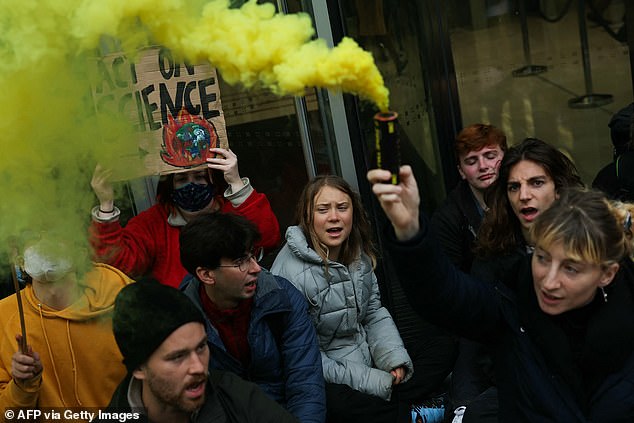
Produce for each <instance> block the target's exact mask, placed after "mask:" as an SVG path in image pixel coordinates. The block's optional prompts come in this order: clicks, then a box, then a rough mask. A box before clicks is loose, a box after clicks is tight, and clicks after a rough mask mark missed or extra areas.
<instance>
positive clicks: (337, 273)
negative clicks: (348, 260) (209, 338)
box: [271, 226, 414, 401]
mask: <svg viewBox="0 0 634 423" xmlns="http://www.w3.org/2000/svg"><path fill="white" fill-rule="evenodd" d="M286 241H287V242H286V244H285V245H284V247H282V250H281V251H280V253H279V254H278V256H277V258H276V259H275V262H274V263H273V267H272V268H271V272H272V273H273V274H276V275H280V276H282V277H284V278H286V279H288V280H289V281H291V283H292V284H293V285H295V287H296V288H297V289H298V290H299V291H300V292H302V293H303V294H304V296H305V297H306V299H307V300H308V303H309V313H310V315H311V318H312V320H313V323H314V324H315V328H316V329H317V337H318V338H319V348H320V350H321V360H322V366H323V370H324V379H325V380H326V382H328V383H337V384H345V385H348V386H350V387H352V388H353V389H356V390H358V391H360V392H364V393H366V394H370V395H375V396H377V397H380V398H382V399H384V400H386V401H387V400H389V399H390V396H391V394H392V380H393V378H392V375H391V374H390V370H392V369H394V368H397V367H400V366H404V367H405V368H407V374H406V376H405V380H404V381H407V380H409V378H411V376H412V373H413V372H414V367H413V364H412V360H411V359H410V357H409V354H408V353H407V350H406V349H405V347H404V346H403V341H402V339H401V336H400V335H399V333H398V329H397V328H396V325H395V324H394V321H393V320H392V316H390V313H389V312H388V311H387V309H386V308H385V307H383V306H382V305H381V298H380V294H379V286H378V283H377V279H376V276H375V274H374V272H373V270H372V264H371V261H370V258H369V257H368V256H367V255H365V254H363V255H362V256H361V258H360V259H359V260H356V261H355V262H354V263H352V264H350V265H349V266H347V267H346V266H344V265H343V264H341V263H337V262H334V261H329V262H328V273H329V275H328V277H326V272H325V269H324V263H323V260H322V259H321V257H320V256H319V255H318V254H317V252H315V250H313V249H312V248H310V247H309V246H308V242H307V241H306V237H305V236H304V233H303V232H302V230H301V229H300V228H299V227H298V226H291V227H289V228H288V230H287V231H286Z"/></svg>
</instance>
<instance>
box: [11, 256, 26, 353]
mask: <svg viewBox="0 0 634 423" xmlns="http://www.w3.org/2000/svg"><path fill="white" fill-rule="evenodd" d="M10 265H11V276H12V277H13V288H14V289H15V296H16V298H17V299H18V314H19V315H20V328H21V330H22V340H21V341H20V351H21V352H22V353H23V354H28V350H27V348H28V347H27V345H28V344H27V342H26V325H25V323H24V308H23V307H22V292H21V290H20V283H19V282H18V275H17V274H16V272H15V255H14V259H13V260H10Z"/></svg>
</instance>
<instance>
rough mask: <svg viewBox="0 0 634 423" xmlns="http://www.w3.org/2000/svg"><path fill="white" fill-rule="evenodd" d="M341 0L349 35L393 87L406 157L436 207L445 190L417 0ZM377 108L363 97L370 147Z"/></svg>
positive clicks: (364, 126)
mask: <svg viewBox="0 0 634 423" xmlns="http://www.w3.org/2000/svg"><path fill="white" fill-rule="evenodd" d="M340 5H341V10H342V13H343V20H344V24H345V26H346V35H348V36H350V37H352V38H354V39H355V40H356V41H357V42H358V43H359V44H360V45H361V46H362V47H363V48H364V49H366V50H368V51H370V52H371V53H372V55H373V56H374V59H375V62H376V65H377V67H378V68H379V70H380V72H381V74H382V75H383V78H384V81H385V85H386V87H387V88H388V89H389V90H390V109H391V110H393V111H395V112H397V113H398V114H399V123H400V138H401V157H402V162H403V164H410V165H412V167H413V168H414V172H415V174H416V176H417V177H418V178H419V182H420V186H421V190H422V191H423V192H422V194H423V196H424V197H425V199H424V204H425V206H426V207H433V206H434V205H435V204H436V203H437V202H438V201H439V200H440V199H442V198H444V196H445V193H444V183H443V178H442V169H441V163H440V160H439V155H438V151H437V141H436V139H435V136H436V135H435V134H436V131H435V130H434V128H433V123H432V121H433V119H432V115H431V113H432V112H431V111H432V107H431V99H430V98H429V97H428V95H427V90H426V85H425V79H424V77H425V68H424V64H423V62H422V58H421V54H420V52H421V51H422V50H423V49H422V48H421V44H420V40H421V37H423V34H422V32H421V28H422V21H421V20H420V19H419V15H418V8H417V5H416V2H399V1H397V0H342V1H341V2H340ZM376 111H377V110H376V108H375V107H374V106H373V105H371V104H367V103H361V106H360V121H361V125H362V130H363V133H364V138H365V139H366V140H367V143H368V146H369V148H368V149H369V150H370V151H372V150H373V147H371V146H372V145H373V144H374V126H373V119H372V118H373V115H374V113H375V112H376Z"/></svg>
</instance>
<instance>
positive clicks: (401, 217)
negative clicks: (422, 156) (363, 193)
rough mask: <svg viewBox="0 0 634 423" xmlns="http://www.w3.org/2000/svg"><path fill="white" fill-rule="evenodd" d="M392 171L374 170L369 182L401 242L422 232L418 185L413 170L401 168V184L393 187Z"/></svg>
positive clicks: (369, 175) (407, 167) (405, 167)
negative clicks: (391, 180)
mask: <svg viewBox="0 0 634 423" xmlns="http://www.w3.org/2000/svg"><path fill="white" fill-rule="evenodd" d="M390 175H391V173H390V171H388V170H382V169H373V170H370V171H369V172H368V175H367V177H368V181H370V183H371V184H372V191H373V192H374V195H376V197H377V198H378V200H379V203H381V207H382V208H383V211H385V214H386V215H387V217H388V219H390V222H391V223H392V226H393V227H394V233H395V234H396V238H397V239H398V240H399V241H407V240H409V239H412V238H413V237H414V236H416V234H417V233H418V232H419V231H420V229H421V228H420V223H419V216H418V214H419V206H420V196H419V194H418V185H417V184H416V179H414V174H413V173H412V168H411V167H409V166H407V165H406V166H401V169H400V172H399V177H400V180H401V182H400V183H399V184H398V185H392V184H390V183H389V182H387V181H389V179H390Z"/></svg>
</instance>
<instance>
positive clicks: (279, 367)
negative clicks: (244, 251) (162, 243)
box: [181, 269, 326, 423]
mask: <svg viewBox="0 0 634 423" xmlns="http://www.w3.org/2000/svg"><path fill="white" fill-rule="evenodd" d="M199 286H200V281H199V280H198V279H195V278H194V277H192V276H191V275H189V276H188V277H187V278H186V279H185V280H184V281H183V283H182V284H181V289H182V290H183V291H184V292H185V294H186V295H187V296H188V297H189V298H191V299H192V300H193V301H194V303H196V305H197V306H198V307H199V308H200V309H201V310H202V304H201V301H200V296H199ZM275 315H277V316H275ZM273 316H275V317H273ZM206 320H207V321H206V329H207V337H208V338H207V339H208V341H209V345H210V348H211V358H210V367H211V368H214V369H221V370H228V371H230V372H233V373H235V374H237V375H238V376H240V377H242V378H243V379H246V380H249V381H251V382H254V383H256V384H257V385H259V386H260V388H262V390H264V391H265V392H266V393H267V394H268V395H269V396H270V397H272V398H273V399H275V400H276V401H277V402H278V403H280V404H282V405H284V407H286V409H287V410H288V411H290V412H291V414H293V415H294V416H296V417H297V418H298V419H299V420H300V421H301V422H302V423H309V422H310V423H323V422H324V421H325V419H326V394H325V383H324V378H323V376H322V367H321V356H320V352H319V345H318V344H317V336H316V334H315V328H314V327H313V324H312V322H311V320H310V317H309V315H308V310H307V306H306V300H305V299H304V297H303V295H302V294H301V293H300V292H299V291H297V289H295V287H293V285H291V283H290V282H289V281H287V280H286V279H284V278H282V277H279V276H273V275H272V274H271V273H270V272H268V271H266V270H264V269H263V270H262V272H260V275H259V276H258V280H257V288H256V291H255V297H254V302H253V309H252V311H251V322H250V324H249V330H248V334H247V338H248V342H249V346H250V347H251V365H250V367H249V368H248V369H245V368H244V367H243V366H242V364H241V363H240V362H239V361H238V360H237V359H235V358H233V357H232V356H231V355H230V354H229V353H227V350H226V349H225V346H224V344H223V343H222V340H221V339H220V336H219V334H218V331H217V330H216V328H215V327H214V326H213V323H212V322H210V321H209V320H208V319H206ZM276 325H279V326H280V329H281V330H279V333H275V332H278V330H277V329H276V328H275V327H274V326H276ZM272 327H273V329H271V328H272ZM278 343H279V344H280V345H279V346H278ZM280 350H281V354H280Z"/></svg>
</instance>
